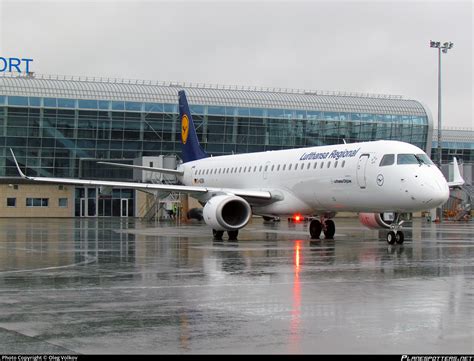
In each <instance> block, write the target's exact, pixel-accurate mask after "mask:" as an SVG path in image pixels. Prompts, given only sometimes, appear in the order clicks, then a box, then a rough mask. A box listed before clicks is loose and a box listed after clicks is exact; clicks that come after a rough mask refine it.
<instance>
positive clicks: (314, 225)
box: [309, 217, 336, 239]
mask: <svg viewBox="0 0 474 361" xmlns="http://www.w3.org/2000/svg"><path fill="white" fill-rule="evenodd" d="M321 232H323V233H324V237H325V238H326V239H334V234H335V233H336V225H335V224H334V221H333V220H332V219H325V218H323V217H321V221H319V220H317V219H313V220H312V221H311V223H310V224H309V234H310V235H311V239H319V238H320V236H321Z"/></svg>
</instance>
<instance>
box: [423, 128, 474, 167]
mask: <svg viewBox="0 0 474 361" xmlns="http://www.w3.org/2000/svg"><path fill="white" fill-rule="evenodd" d="M441 139H442V141H441V159H442V161H443V163H449V162H451V161H452V160H453V157H456V158H457V159H458V161H461V162H463V163H474V129H449V128H446V129H443V130H442V134H441ZM431 159H433V160H436V161H437V160H438V131H437V130H435V131H434V132H433V143H432V148H431Z"/></svg>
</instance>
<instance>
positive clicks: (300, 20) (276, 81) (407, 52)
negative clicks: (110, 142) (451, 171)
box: [0, 0, 474, 128]
mask: <svg viewBox="0 0 474 361" xmlns="http://www.w3.org/2000/svg"><path fill="white" fill-rule="evenodd" d="M430 40H438V41H442V42H444V41H451V42H453V43H454V47H453V49H451V50H450V51H449V53H448V54H443V55H442V72H443V101H442V104H443V112H442V115H443V127H445V126H448V127H464V128H474V121H473V103H474V102H473V89H472V88H473V5H472V2H471V1H436V2H433V1H393V2H389V1H384V0H378V1H375V0H374V1H369V2H363V1H344V2H342V1H328V2H324V1H299V2H297V1H289V0H288V1H260V2H257V1H222V0H221V1H214V2H211V1H208V2H203V1H172V2H164V1H131V0H129V1H123V0H122V1H113V0H103V1H99V0H97V1H88V2H87V1H80V2H79V1H67V0H63V1H23V0H0V56H2V57H24V58H32V59H34V62H33V63H32V64H31V70H32V71H34V72H36V73H41V74H61V75H82V76H103V77H119V78H129V79H145V80H164V81H168V80H171V81H181V82H196V83H211V84H216V83H217V84H225V85H251V86H262V87H278V88H295V89H309V90H336V91H337V90H340V91H354V92H369V93H382V94H396V95H403V96H404V97H408V98H413V99H416V100H418V101H421V102H423V103H425V104H426V105H428V107H429V108H430V109H431V112H432V114H433V118H434V122H435V126H436V125H437V71H438V70H437V69H438V55H437V50H436V49H431V48H430V47H429V41H430Z"/></svg>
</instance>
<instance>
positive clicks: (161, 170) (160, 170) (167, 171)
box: [97, 162, 184, 176]
mask: <svg viewBox="0 0 474 361" xmlns="http://www.w3.org/2000/svg"><path fill="white" fill-rule="evenodd" d="M97 164H107V165H113V166H115V167H122V168H133V169H141V170H146V171H149V172H156V173H163V174H172V175H176V176H182V175H183V174H184V172H182V171H180V170H175V169H168V168H155V167H146V166H141V165H131V164H122V163H110V162H97Z"/></svg>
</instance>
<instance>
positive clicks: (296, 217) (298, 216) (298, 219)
mask: <svg viewBox="0 0 474 361" xmlns="http://www.w3.org/2000/svg"><path fill="white" fill-rule="evenodd" d="M302 220H303V216H302V215H301V214H299V213H295V214H294V215H293V222H295V223H299V222H301V221H302Z"/></svg>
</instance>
